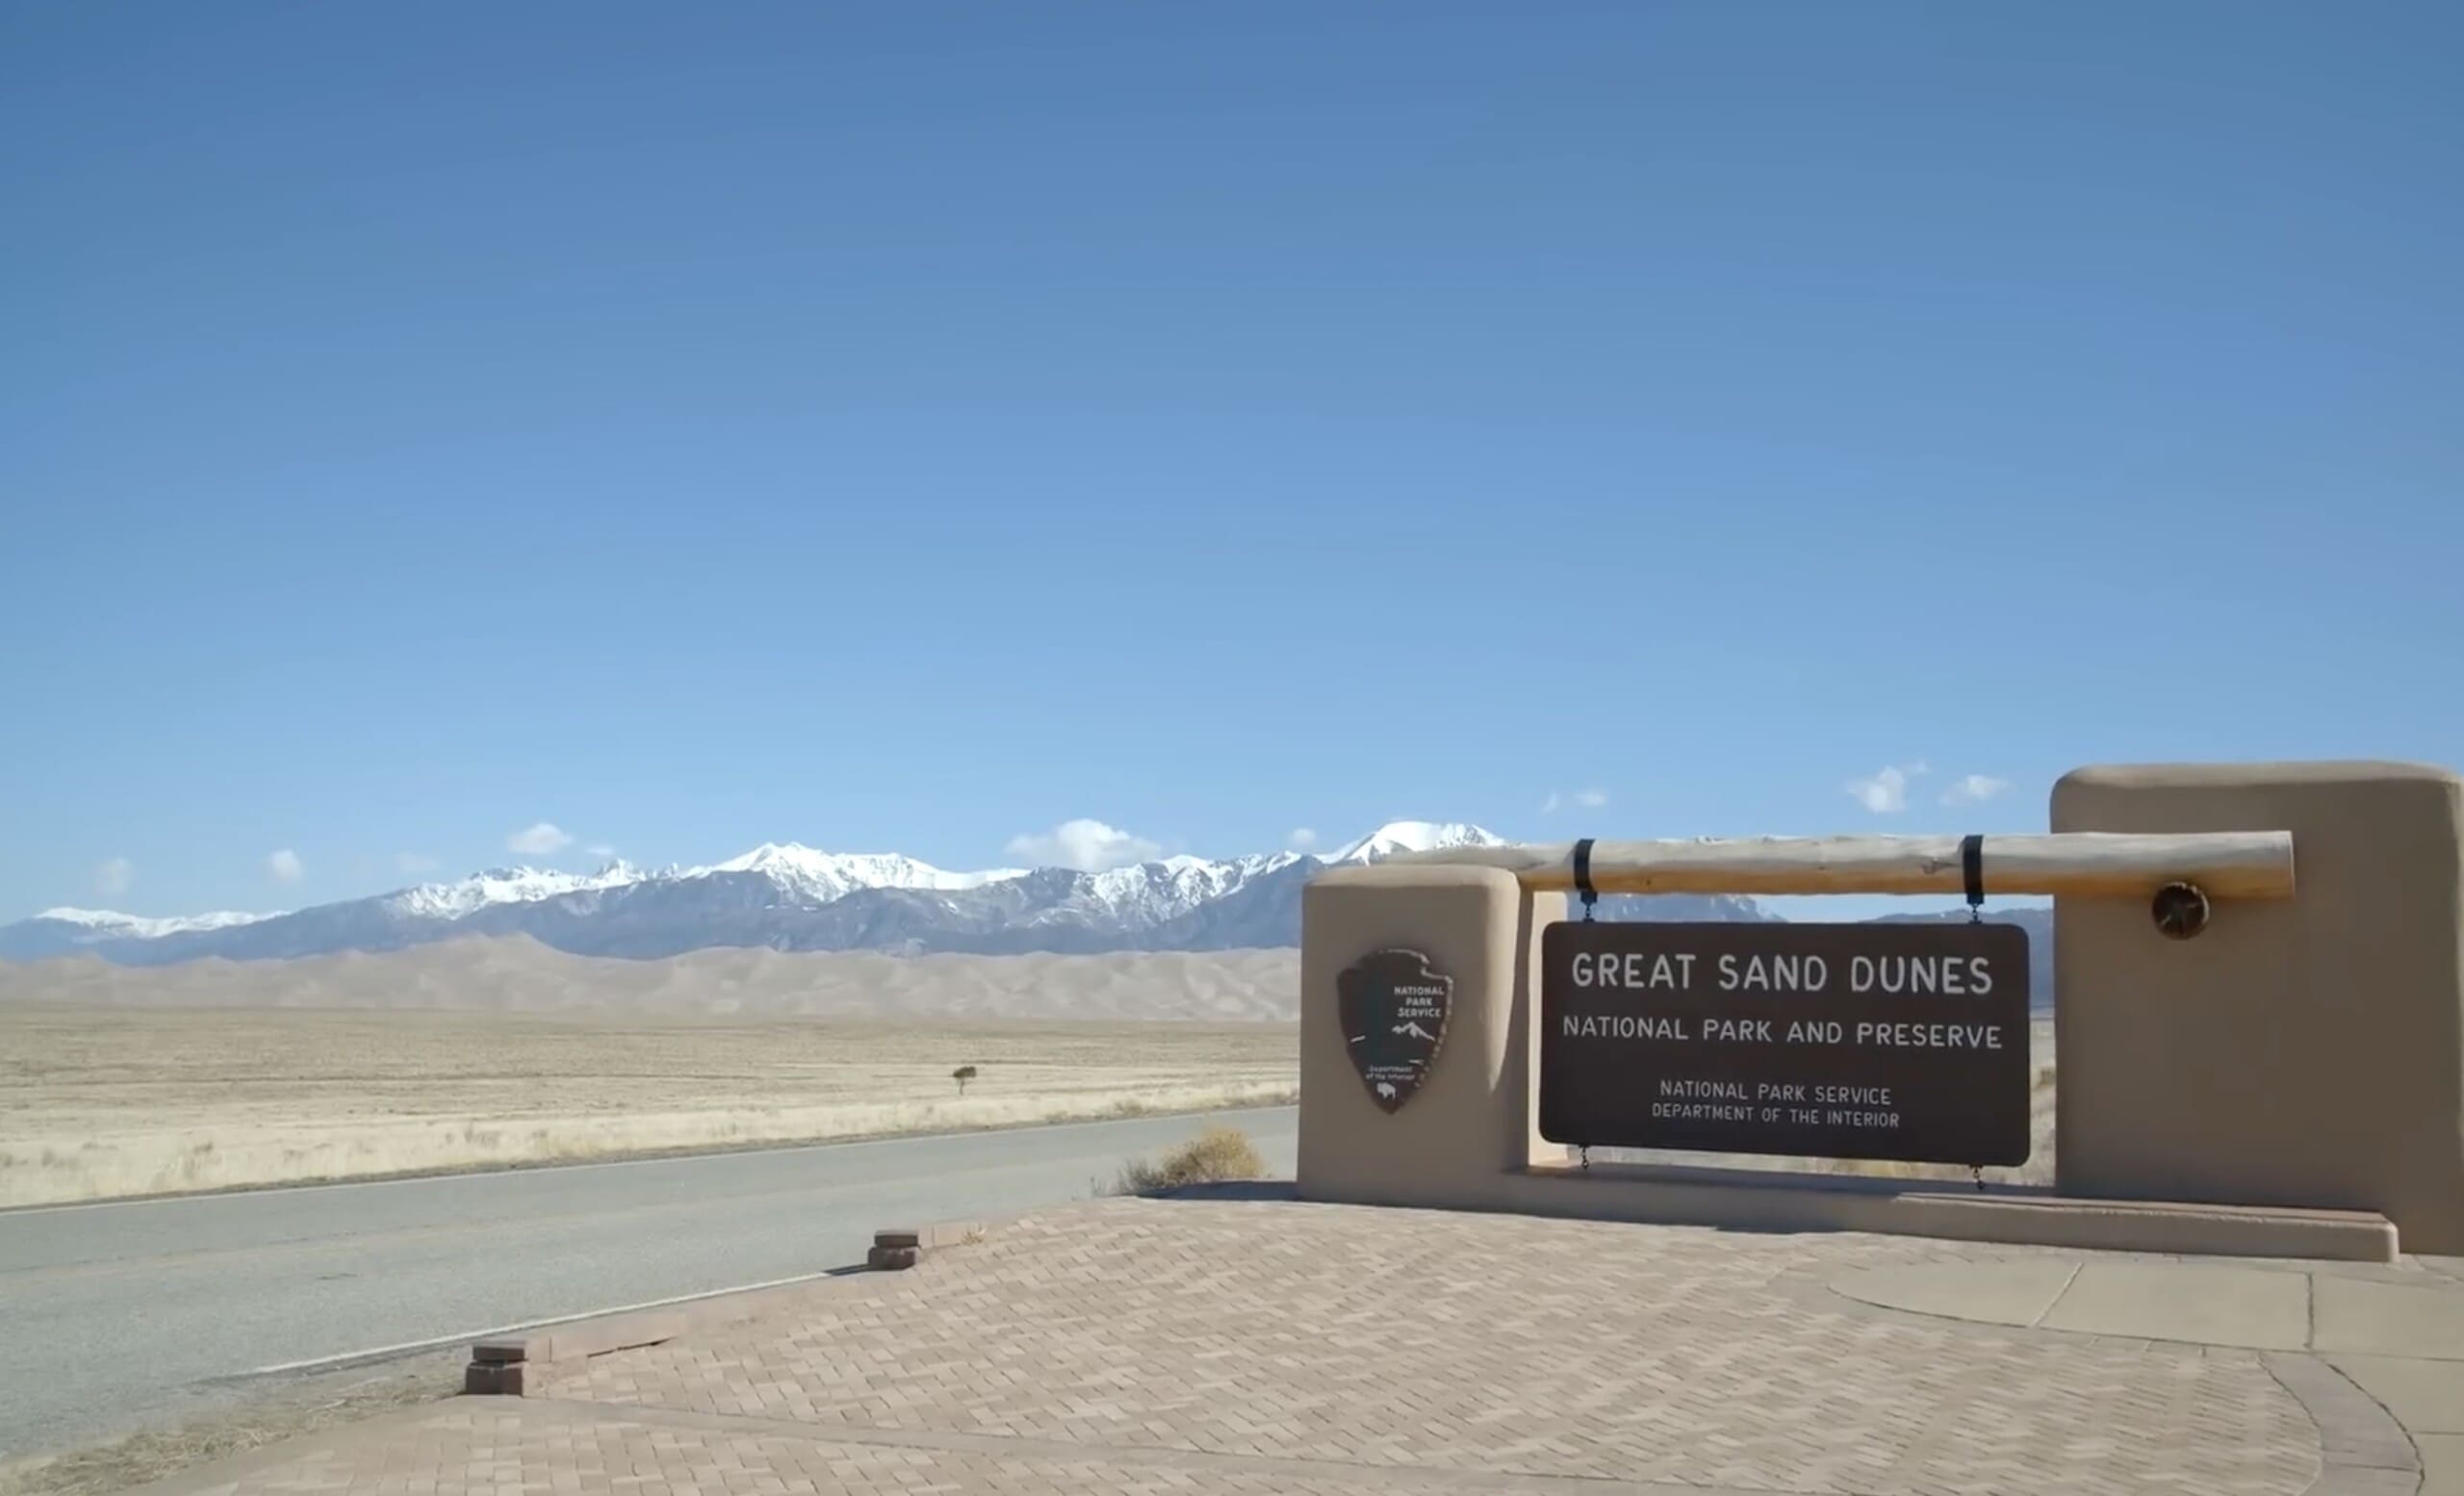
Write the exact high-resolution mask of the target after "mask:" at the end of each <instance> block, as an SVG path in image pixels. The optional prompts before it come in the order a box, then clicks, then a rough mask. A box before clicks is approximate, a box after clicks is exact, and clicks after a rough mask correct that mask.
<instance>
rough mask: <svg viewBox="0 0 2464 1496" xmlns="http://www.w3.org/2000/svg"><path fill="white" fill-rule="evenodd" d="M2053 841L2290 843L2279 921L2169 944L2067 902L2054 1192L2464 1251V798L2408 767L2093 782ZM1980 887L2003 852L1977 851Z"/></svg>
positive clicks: (2267, 767)
mask: <svg viewBox="0 0 2464 1496" xmlns="http://www.w3.org/2000/svg"><path fill="white" fill-rule="evenodd" d="M2053 829H2054V830H2055V831H2058V832H2061V831H2116V832H2189V831H2261V830H2284V831H2290V832H2292V833H2293V838H2294V845H2293V855H2294V879H2295V886H2296V891H2295V894H2294V897H2293V898H2292V899H2290V900H2287V901H2240V902H2237V901H2223V900H2220V901H2218V902H2217V904H2216V906H2215V913H2214V918H2213V921H2212V923H2211V924H2210V925H2209V927H2208V929H2207V930H2206V932H2205V933H2203V934H2201V935H2198V936H2196V937H2195V938H2194V939H2191V940H2187V941H2174V940H2169V939H2167V938H2166V937H2165V936H2163V935H2162V934H2160V933H2159V932H2158V931H2157V929H2156V928H2155V925H2154V923H2153V921H2152V920H2151V919H2150V918H2149V916H2148V910H2147V905H2146V903H2145V902H2144V901H2143V900H2140V899H2081V898H2066V899H2058V900H2056V901H2055V905H2054V910H2055V913H2054V966H2055V972H2054V981H2055V991H2056V1002H2055V1009H2054V1026H2055V1035H2056V1060H2057V1063H2058V1065H2059V1068H2060V1069H2059V1089H2058V1092H2057V1096H2058V1099H2059V1105H2060V1111H2059V1116H2058V1122H2057V1139H2056V1144H2057V1169H2058V1172H2059V1182H2060V1188H2061V1190H2062V1192H2063V1193H2064V1194H2066V1195H2087V1196H2101V1197H2108V1198H2121V1199H2178V1200H2196V1201H2205V1202H2215V1203H2226V1204H2248V1205H2305V1206H2314V1207H2329V1208H2343V1209H2364V1210H2375V1211H2379V1212H2381V1213H2383V1214H2385V1215H2386V1216H2387V1217H2388V1218H2389V1219H2390V1220H2392V1221H2393V1222H2394V1223H2395V1224H2396V1228H2397V1232H2398V1235H2399V1239H2400V1242H2401V1245H2402V1246H2403V1248H2404V1249H2405V1250H2406V1251H2427V1252H2464V786H2459V784H2458V781H2457V779H2456V777H2455V776H2454V775H2453V774H2451V773H2450V772H2448V771H2446V770H2443V769H2434V768H2425V767H2420V766H2416V765H2411V764H2400V763H2293V764H2197V765H2158V766H2149V767H2128V768H2086V769H2080V770H2077V771H2076V772H2074V773H2072V774H2069V775H2067V776H2066V777H2065V778H2064V779H2063V780H2062V782H2061V783H2060V784H2059V785H2057V786H2056V787H2054V792H2053ZM1986 846H1987V852H1986V857H1987V866H1988V868H1989V869H1990V866H1991V859H1992V850H1991V848H1992V843H1991V841H1990V839H1988V841H1987V843H1986Z"/></svg>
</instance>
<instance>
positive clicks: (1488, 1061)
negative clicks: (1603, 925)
mask: <svg viewBox="0 0 2464 1496" xmlns="http://www.w3.org/2000/svg"><path fill="white" fill-rule="evenodd" d="M1565 904H1566V901H1565V896H1564V895H1563V894H1556V893H1548V894H1539V895H1532V894H1528V893H1526V892H1525V891H1524V890H1523V889H1522V886H1521V885H1520V884H1518V883H1517V882H1516V881H1515V879H1514V877H1513V876H1512V875H1511V874H1509V873H1503V872H1500V871H1498V870H1496V869H1494V868H1486V867H1445V866H1439V867H1402V866H1391V865H1390V866H1378V867H1339V868H1331V869H1329V870H1327V871H1325V872H1322V873H1321V874H1319V875H1318V877H1317V878H1316V879H1314V880H1313V881H1312V882H1311V883H1310V885H1309V887H1308V888H1307V889H1306V890H1304V891H1303V892H1302V895H1301V916H1300V1150H1299V1179H1298V1184H1299V1191H1300V1194H1301V1196H1302V1197H1303V1198H1304V1199H1323V1200H1349V1201H1355V1202H1360V1203H1369V1204H1389V1205H1460V1206H1478V1205H1484V1204H1493V1203H1496V1202H1497V1201H1498V1200H1499V1199H1501V1195H1502V1190H1503V1182H1502V1181H1503V1178H1504V1176H1505V1175H1506V1174H1510V1173H1511V1172H1513V1171H1515V1170H1518V1169H1520V1168H1522V1167H1523V1166H1524V1164H1525V1163H1526V1161H1527V1159H1533V1158H1537V1159H1540V1160H1560V1159H1562V1157H1563V1149H1561V1148H1556V1147H1555V1146H1554V1145H1552V1144H1548V1143H1544V1142H1542V1141H1541V1140H1540V1137H1539V1134H1538V1131H1537V1114H1536V1110H1535V1105H1534V1096H1535V1088H1536V1086H1537V1084H1538V1081H1537V1075H1536V1067H1537V1064H1538V1057H1537V1055H1536V1054H1534V1053H1533V1051H1532V1049H1531V1046H1530V1040H1529V1035H1530V1028H1531V1023H1530V1015H1531V1007H1530V1004H1531V1002H1532V993H1533V992H1534V990H1535V989H1534V986H1533V964H1534V963H1535V962H1536V961H1537V960H1538V955H1539V940H1538V936H1537V928H1538V925H1539V924H1545V923H1547V922H1548V921H1550V920H1553V919H1559V918H1563V917H1564V916H1565ZM1535 921H1536V922H1535ZM1398 948H1399V949H1408V950H1416V951H1419V952H1421V953H1422V954H1424V955H1425V956H1427V957H1428V958H1429V962H1430V965H1431V966H1432V967H1435V968H1436V969H1438V970H1439V971H1442V972H1443V973H1444V974H1445V975H1447V976H1448V977H1450V978H1451V979H1452V982H1453V995H1452V1001H1451V1005H1450V1007H1451V1011H1450V1014H1449V1016H1448V1019H1447V1024H1446V1031H1445V1036H1444V1043H1443V1044H1442V1045H1440V1046H1439V1049H1438V1052H1437V1056H1436V1058H1435V1060H1434V1061H1433V1062H1432V1063H1431V1064H1430V1066H1429V1069H1428V1072H1427V1078H1426V1080H1425V1081H1424V1083H1423V1084H1422V1086H1421V1088H1420V1090H1419V1091H1418V1092H1417V1093H1416V1094H1415V1095H1413V1096H1411V1097H1410V1098H1409V1099H1408V1100H1406V1101H1404V1102H1403V1104H1402V1105H1401V1106H1400V1107H1399V1109H1398V1110H1396V1111H1394V1112H1393V1113H1391V1114H1390V1113H1388V1112H1387V1111H1385V1110H1383V1109H1382V1108H1380V1107H1379V1106H1378V1105H1377V1103H1376V1102H1375V1101H1374V1100H1373V1099H1372V1098H1371V1096H1370V1093H1369V1088H1368V1087H1367V1086H1366V1085H1364V1084H1363V1083H1362V1080H1361V1077H1360V1074H1359V1072H1358V1071H1357V1070H1354V1068H1353V1066H1352V1062H1351V1056H1350V1054H1349V1052H1348V1047H1347V1044H1346V1042H1345V1035H1344V1031H1343V1020H1342V1016H1341V1013H1340V1011H1339V1000H1338V994H1337V991H1336V979H1337V976H1338V975H1339V973H1341V972H1342V971H1343V969H1344V968H1345V967H1348V966H1350V965H1352V964H1353V963H1354V962H1356V961H1358V960H1360V959H1361V958H1362V957H1364V956H1367V955H1370V954H1371V953H1373V952H1375V951H1379V950H1386V949H1398Z"/></svg>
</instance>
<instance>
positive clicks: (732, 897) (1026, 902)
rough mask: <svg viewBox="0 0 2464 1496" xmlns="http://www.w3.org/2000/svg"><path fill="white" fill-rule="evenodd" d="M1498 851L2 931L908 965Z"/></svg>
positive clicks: (1148, 934) (617, 882)
mask: <svg viewBox="0 0 2464 1496" xmlns="http://www.w3.org/2000/svg"><path fill="white" fill-rule="evenodd" d="M1501 841H1502V838H1499V837H1496V836H1493V835H1491V834H1490V833H1488V832H1486V831H1483V830H1481V829H1480V828H1479V827H1477V826H1467V825H1460V824H1454V823H1447V822H1435V821H1393V822H1390V823H1388V824H1386V825H1384V826H1380V827H1378V828H1377V829H1376V830H1375V831H1373V832H1371V833H1370V834H1369V835H1368V836H1366V837H1363V838H1360V839H1358V840H1356V841H1353V842H1350V843H1348V844H1347V845H1346V846H1344V847H1342V848H1341V849H1339V850H1337V851H1335V852H1333V853H1331V854H1329V855H1326V856H1323V857H1319V856H1313V855H1306V854H1301V853H1295V852H1276V853H1271V854H1267V855H1262V856H1253V857H1237V858H1231V859H1228V860H1223V861H1215V860H1211V859H1207V858H1199V857H1168V858H1163V859H1160V860H1158V861H1154V862H1147V863H1140V864H1135V865H1133V866H1128V867H1115V868H1110V869H1107V870H1105V871H1102V872H1080V871H1076V870H1074V869H1071V868H1065V867H1035V868H1021V867H1003V868H993V869H988V870H986V871H981V872H951V871H948V870H946V869H943V868H939V867H935V866H933V865H932V864H929V863H923V862H919V861H917V860H916V859H914V858H911V857H906V856H902V855H899V854H897V853H839V852H823V851H817V850H815V849H814V848H811V847H808V846H803V845H799V844H797V843H794V842H786V843H776V842H765V843H763V844H762V845H760V846H758V847H756V848H754V849H753V850H752V851H750V852H747V853H745V854H744V855H743V856H741V857H734V858H730V859H729V860H728V861H726V862H724V863H716V864H711V865H709V866H707V867H669V868H664V869H657V870H651V869H645V868H641V867H636V866H634V865H632V864H628V863H623V862H615V863H609V864H606V865H605V866H603V867H601V868H599V869H598V870H596V871H594V872H566V871H561V870H557V869H552V868H539V867H500V868H491V869H489V870H487V871H485V872H479V873H475V874H473V875H472V876H470V877H468V878H462V879H457V880H455V881H452V882H449V883H429V884H422V885H420V886H418V887H416V888H409V889H402V890H397V891H395V892H392V893H382V894H377V895H374V896H372V897H370V898H362V899H352V900H348V901H346V902H343V903H338V904H323V905H319V906H317V907H314V908H310V909H302V910H297V911H295V912H286V913H280V914H269V915H245V914H231V913H220V914H212V915H198V916H190V917H188V918H174V919H148V918H141V917H138V916H130V915H118V914H111V913H108V912H102V911H95V910H81V909H52V910H45V911H44V912H43V913H41V914H39V915H37V916H34V917H33V918H31V919H24V920H20V921H18V922H17V923H15V924H10V925H0V959H7V960H16V961H27V960H37V959H40V958H43V957H48V956H61V955H73V954H79V953H86V954H91V955H98V956H101V957H104V958H105V959H107V960H110V961H114V962H118V963H122V964H125V965H131V966H156V965H162V964H166V963H169V962H175V961H190V960H195V959H198V958H200V957H208V956H218V957H222V958H225V959H229V960H235V961H247V960H264V959H271V958H279V957H287V956H311V955H327V954H332V953H334V952H338V951H380V950H394V949H398V948H400V947H402V946H406V945H417V944H422V943H424V942H426V941H439V940H448V939H452V938H455V937H458V936H465V935H508V934H524V935H528V936H531V937H533V938H534V939H537V940H539V941H544V942H546V943H547V944H550V945H552V946H555V947H557V948H559V949H561V950H567V951H571V952H574V953H575V954H578V955H596V956H636V957H652V956H668V955H675V954H677V953H679V952H681V951H687V950H694V949H699V948H701V947H704V946H711V945H765V946H770V947H772V948H775V949H779V950H884V951H896V952H903V953H911V954H924V953H929V952H934V951H975V952H985V953H1011V952H1026V951H1058V952H1082V953H1091V952H1100V951H1114V950H1227V949H1236V948H1244V947H1264V946H1283V945H1296V944H1298V943H1299V941H1300V890H1301V887H1302V886H1303V885H1304V884H1306V883H1307V882H1308V881H1309V878H1310V877H1311V876H1312V875H1313V874H1315V873H1316V872H1318V871H1319V870H1320V869H1322V868H1324V867H1327V866H1330V865H1337V864H1358V863H1373V862H1377V861H1380V860H1382V859H1384V858H1387V857H1392V856H1394V855H1395V854H1397V853H1399V852H1416V851H1429V850H1434V849H1437V848H1441V847H1451V846H1494V845H1499V844H1501ZM1603 902H1604V905H1605V906H1611V907H1615V908H1618V909H1619V910H1620V912H1621V913H1622V914H1623V916H1625V917H1629V918H1632V917H1645V918H1649V917H1659V918H1676V919H1761V918H1768V917H1771V916H1768V915H1767V914H1765V913H1764V911H1763V910H1762V909H1761V907H1760V906H1759V905H1758V904H1756V903H1755V902H1754V901H1753V900H1752V899H1747V898H1696V897H1687V896H1675V897H1669V898H1660V899H1636V900H1630V901H1620V900H1604V901H1603Z"/></svg>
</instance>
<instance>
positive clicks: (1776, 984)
mask: <svg viewBox="0 0 2464 1496" xmlns="http://www.w3.org/2000/svg"><path fill="white" fill-rule="evenodd" d="M1830 981H1831V963H1829V962H1827V961H1825V960H1823V959H1822V958H1821V957H1820V956H1767V957H1766V956H1748V957H1746V958H1745V960H1743V961H1741V962H1740V961H1738V960H1737V959H1736V956H1735V955H1734V954H1733V953H1731V954H1727V955H1723V956H1721V957H1720V991H1722V992H1724V993H1818V992H1820V991H1822V990H1823V988H1824V987H1825V986H1826V985H1828V984H1829V983H1830Z"/></svg>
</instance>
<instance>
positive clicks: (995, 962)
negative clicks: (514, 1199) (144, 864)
mask: <svg viewBox="0 0 2464 1496" xmlns="http://www.w3.org/2000/svg"><path fill="white" fill-rule="evenodd" d="M1299 993H1300V953H1299V952H1298V951H1296V950H1246V951H1207V952H1188V951H1156V952H1122V953H1118V954H1112V955H1102V956H1053V955H1025V956H886V955H880V954H875V953H872V952H860V951H857V952H782V951H774V950H767V949H758V950H744V949H714V950H701V951H694V952H692V953H690V954H688V955H683V956H677V957H672V958H669V959H666V960H660V961H619V960H611V959H606V958H602V957H593V956H570V955H567V954H565V953H564V952H562V951H559V950H554V949H552V948H551V947H549V946H546V945H542V944H540V943H539V942H538V941H534V940H531V939H530V938H529V937H527V936H509V937H503V938H498V939H474V940H462V941H446V942H443V943H440V944H435V945H423V946H417V947H414V948H412V949H410V950H403V951H390V952H386V953H383V954H379V955H368V954H363V953H359V952H351V953H347V954H342V955H334V956H315V957H307V958H303V959H300V960H295V961H263V962H255V961H251V962H232V961H222V960H206V961H192V962H186V963H183V964H181V965H178V966H171V967H116V966H112V965H110V964H109V963H107V962H104V961H102V960H100V959H98V958H94V957H75V958H70V959H66V960H58V961H38V962H27V963H22V964H13V963H0V1003H12V1002H14V1003H26V1002H42V1003H72V1004H81V1005H87V1006H98V1007H100V1006H109V1007H120V1006H144V1007H250V1008H328V1009H365V1008H386V1009H402V1010H437V1011H461V1012H493V1013H564V1012H590V1013H606V1014H630V1015H643V1016H650V1015H702V1016H709V1017H720V1018H732V1017H741V1018H763V1017H812V1018H886V1019H1105V1020H1117V1019H1208V1020H1214V1021H1220V1022H1251V1021H1273V1022H1289V1021H1292V1020H1294V1019H1297V1018H1298V1016H1299Z"/></svg>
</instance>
